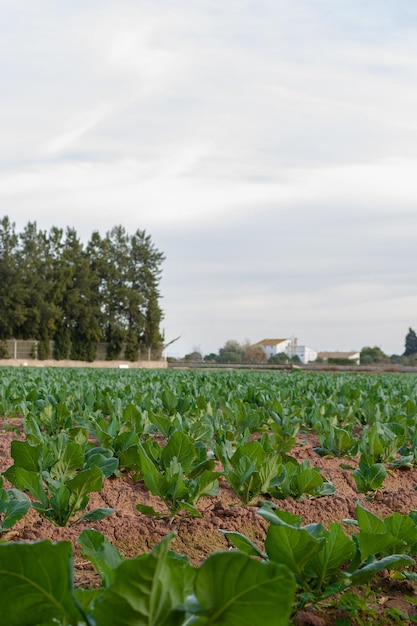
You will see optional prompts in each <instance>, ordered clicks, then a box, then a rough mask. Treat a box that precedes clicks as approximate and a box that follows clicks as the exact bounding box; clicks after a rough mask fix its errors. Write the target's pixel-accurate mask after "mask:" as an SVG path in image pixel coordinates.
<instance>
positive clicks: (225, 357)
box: [217, 339, 245, 363]
mask: <svg viewBox="0 0 417 626" xmlns="http://www.w3.org/2000/svg"><path fill="white" fill-rule="evenodd" d="M244 353H245V349H244V347H243V346H242V345H241V344H240V343H239V342H238V341H236V340H235V339H229V340H228V341H226V343H225V344H224V346H223V348H220V350H219V358H218V360H217V361H218V363H242V361H243V355H244Z"/></svg>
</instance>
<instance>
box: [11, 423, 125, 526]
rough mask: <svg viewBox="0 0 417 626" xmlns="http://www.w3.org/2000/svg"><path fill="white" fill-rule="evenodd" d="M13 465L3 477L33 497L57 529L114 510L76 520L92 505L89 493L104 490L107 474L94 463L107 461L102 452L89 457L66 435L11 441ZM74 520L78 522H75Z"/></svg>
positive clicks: (98, 517)
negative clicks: (48, 438)
mask: <svg viewBox="0 0 417 626" xmlns="http://www.w3.org/2000/svg"><path fill="white" fill-rule="evenodd" d="M11 456H12V458H13V460H14V464H13V465H12V466H11V467H9V469H8V470H6V472H4V476H5V477H6V478H7V480H9V481H10V482H11V483H12V485H14V486H15V487H17V489H20V490H22V491H25V492H28V493H29V494H30V495H31V496H32V499H33V501H32V507H33V508H34V509H36V510H37V511H38V512H39V513H40V514H41V515H43V516H44V517H45V518H47V519H48V520H50V521H51V522H53V523H54V524H56V525H58V526H66V525H67V524H68V523H70V524H71V525H72V524H75V523H77V522H79V521H81V520H98V519H102V518H103V517H106V516H108V515H110V514H111V513H113V509H108V508H98V509H95V510H93V511H90V512H88V513H85V514H82V515H79V516H78V517H75V516H76V515H77V514H78V513H80V512H81V511H83V510H84V509H85V508H86V506H87V505H88V502H89V494H90V493H91V492H94V491H101V489H102V487H103V479H104V472H103V470H102V469H101V468H100V467H99V466H98V465H96V464H95V461H96V460H97V462H98V463H99V462H102V461H103V458H102V457H104V461H103V462H104V465H105V464H106V462H107V461H108V459H106V457H105V456H104V455H102V454H101V453H99V454H98V455H96V456H94V455H92V456H90V457H88V456H87V459H86V458H85V453H84V451H83V448H82V446H81V445H80V444H77V443H75V442H73V441H71V440H70V439H69V438H68V437H67V436H66V435H65V434H64V433H61V434H60V435H58V436H57V437H56V438H55V439H51V440H50V441H49V443H48V442H46V441H43V442H42V443H38V444H36V445H34V444H31V443H30V442H29V441H12V444H11ZM74 517H75V519H73V518H74ZM70 520H71V521H70Z"/></svg>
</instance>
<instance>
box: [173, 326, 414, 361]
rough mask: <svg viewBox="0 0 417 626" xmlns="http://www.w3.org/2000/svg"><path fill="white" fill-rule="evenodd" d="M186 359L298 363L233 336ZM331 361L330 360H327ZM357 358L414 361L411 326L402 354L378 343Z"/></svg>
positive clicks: (195, 352)
mask: <svg viewBox="0 0 417 626" xmlns="http://www.w3.org/2000/svg"><path fill="white" fill-rule="evenodd" d="M183 360H184V361H186V362H198V361H206V362H209V363H230V364H239V363H245V364H262V363H267V362H268V363H270V364H274V365H283V364H286V363H300V359H299V357H298V356H297V355H294V356H293V357H291V358H290V357H289V356H288V355H287V354H285V353H284V352H280V353H278V354H274V355H273V356H271V357H270V358H269V359H268V358H267V356H266V354H265V352H264V350H263V349H262V348H261V347H260V346H256V345H251V343H250V342H249V341H246V342H245V343H239V342H238V341H236V340H234V339H229V340H228V341H226V343H225V344H224V346H223V347H222V348H220V349H219V351H218V352H217V353H214V352H212V353H210V354H206V355H205V356H204V357H203V355H202V354H201V353H200V352H199V351H198V350H194V351H193V352H190V353H189V354H186V355H185V356H184V359H183ZM316 362H317V363H322V362H323V359H320V357H318V358H317V360H316ZM329 362H330V361H329ZM331 362H332V364H334V365H352V364H353V363H352V361H350V360H349V359H331ZM359 362H360V364H361V365H372V364H384V363H385V364H389V363H394V364H395V363H396V364H400V365H412V366H416V365H417V334H416V332H415V331H414V330H413V329H412V328H409V329H408V333H407V334H406V337H405V350H404V353H403V354H401V355H398V354H392V355H391V356H388V355H387V354H385V353H384V352H383V350H382V349H381V348H380V347H379V346H374V347H371V346H365V347H363V348H362V349H361V351H360V359H359Z"/></svg>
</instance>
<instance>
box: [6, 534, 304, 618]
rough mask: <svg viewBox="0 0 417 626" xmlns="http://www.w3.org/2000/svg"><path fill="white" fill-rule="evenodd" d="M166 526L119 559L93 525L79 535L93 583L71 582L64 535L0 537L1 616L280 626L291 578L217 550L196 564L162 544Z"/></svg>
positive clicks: (279, 567)
mask: <svg viewBox="0 0 417 626" xmlns="http://www.w3.org/2000/svg"><path fill="white" fill-rule="evenodd" d="M173 535H174V533H171V534H170V535H167V536H166V537H165V538H164V539H163V540H162V541H161V542H160V543H159V544H158V545H157V546H155V548H154V549H153V550H152V552H150V553H147V554H143V555H140V556H138V557H137V558H135V559H130V560H124V559H122V557H121V556H120V555H119V554H118V553H117V551H116V550H115V549H114V548H113V547H112V546H111V544H109V542H108V541H107V540H106V539H105V538H104V537H103V536H100V534H99V533H96V532H95V531H85V532H83V533H82V535H81V536H80V540H79V541H80V543H81V546H82V549H83V554H84V555H85V556H86V557H87V558H89V559H91V561H92V563H93V564H94V565H95V566H96V567H97V569H98V571H99V573H100V574H101V576H102V581H103V586H102V587H101V588H99V589H88V590H77V589H74V587H73V583H72V578H71V576H72V553H71V544H70V543H69V542H59V543H57V544H54V545H53V544H51V542H49V541H41V542H38V543H34V544H2V545H1V544H0V570H1V572H0V584H1V590H2V591H1V595H0V601H1V598H2V597H3V598H5V601H3V602H2V620H3V622H4V623H7V624H8V625H9V626H20V625H21V624H23V623H24V624H27V625H28V626H32V625H33V626H35V625H36V626H39V625H41V624H44V625H45V626H46V624H52V623H56V624H61V625H64V624H65V625H67V626H71V625H72V626H76V625H78V624H80V625H81V624H86V625H87V626H93V624H94V625H95V626H110V625H113V624H116V623H117V624H120V625H121V626H123V625H126V626H127V625H133V624H146V625H148V626H152V625H154V626H163V625H166V626H186V624H198V625H200V626H203V625H204V626H209V625H213V626H214V624H216V625H218V626H264V624H271V626H286V625H287V624H288V620H289V616H290V612H291V608H292V605H293V600H294V591H295V581H294V580H293V578H292V576H291V575H290V572H289V571H288V570H287V569H286V568H285V567H284V566H283V565H280V564H277V563H274V562H266V563H261V562H258V561H256V560H254V559H252V558H251V557H249V556H247V555H245V554H242V553H238V552H219V553H216V554H213V555H211V556H210V557H208V558H207V559H206V560H205V561H204V562H203V563H202V565H201V566H200V567H199V568H194V567H192V566H191V565H190V564H189V562H188V560H187V559H185V558H183V557H180V556H179V555H177V554H175V553H173V552H171V551H169V543H170V541H171V539H172V537H173Z"/></svg>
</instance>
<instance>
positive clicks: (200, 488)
mask: <svg viewBox="0 0 417 626" xmlns="http://www.w3.org/2000/svg"><path fill="white" fill-rule="evenodd" d="M138 456H139V465H140V470H141V473H142V475H143V480H144V482H145V485H146V486H147V488H148V489H149V490H150V491H151V493H153V494H154V495H156V496H159V497H160V498H161V500H162V501H163V502H164V503H165V505H166V506H167V507H168V509H169V512H170V513H171V514H174V515H175V514H176V513H179V512H180V511H186V513H187V514H188V515H190V516H193V517H201V514H200V512H199V511H198V509H197V508H196V504H197V502H198V500H199V499H200V498H201V497H202V496H207V495H213V494H215V493H217V492H218V488H219V487H218V478H219V476H221V475H222V472H215V471H213V470H214V460H213V459H210V458H208V457H207V450H206V449H205V448H204V447H200V446H196V445H194V444H193V443H192V441H191V439H190V438H189V437H188V435H186V434H185V433H183V432H180V431H175V432H174V433H173V434H172V436H171V437H170V438H169V440H168V442H167V444H166V446H165V447H163V448H162V447H160V446H159V445H158V444H157V443H153V444H152V443H151V442H150V443H146V442H145V443H143V444H139V446H138ZM137 508H138V510H139V511H140V512H141V513H144V514H147V515H155V516H157V517H160V516H161V514H159V513H158V512H156V511H155V510H154V509H152V507H149V506H144V505H141V504H138V505H137Z"/></svg>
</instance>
